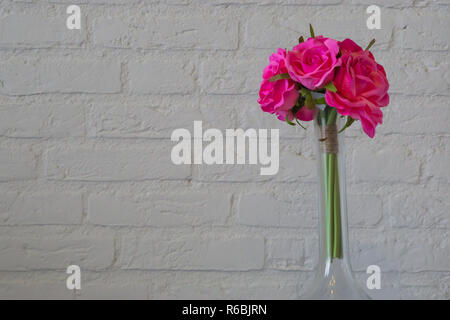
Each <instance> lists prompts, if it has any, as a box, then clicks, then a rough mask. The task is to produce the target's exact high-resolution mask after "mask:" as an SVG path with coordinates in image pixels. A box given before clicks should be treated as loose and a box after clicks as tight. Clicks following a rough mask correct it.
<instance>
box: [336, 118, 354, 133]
mask: <svg viewBox="0 0 450 320" xmlns="http://www.w3.org/2000/svg"><path fill="white" fill-rule="evenodd" d="M353 122H355V119H353V118H352V117H347V121H346V122H345V125H344V126H343V127H342V129H341V130H339V133H341V132H342V131H344V130H345V129H347V128H348V127H350V126H351V125H352V123H353Z"/></svg>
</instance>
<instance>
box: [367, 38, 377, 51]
mask: <svg viewBox="0 0 450 320" xmlns="http://www.w3.org/2000/svg"><path fill="white" fill-rule="evenodd" d="M375 41H376V40H375V39H372V40H371V41H370V43H369V45H368V46H367V48H366V50H369V49H370V47H372V46H373V45H374V44H375Z"/></svg>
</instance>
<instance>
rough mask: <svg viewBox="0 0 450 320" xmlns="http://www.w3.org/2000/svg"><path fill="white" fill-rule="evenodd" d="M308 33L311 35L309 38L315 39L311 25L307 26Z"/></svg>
mask: <svg viewBox="0 0 450 320" xmlns="http://www.w3.org/2000/svg"><path fill="white" fill-rule="evenodd" d="M309 33H310V34H311V38H315V37H316V36H315V35H314V29H313V27H312V25H311V23H310V24H309Z"/></svg>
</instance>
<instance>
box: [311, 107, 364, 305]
mask: <svg viewBox="0 0 450 320" xmlns="http://www.w3.org/2000/svg"><path fill="white" fill-rule="evenodd" d="M344 124H345V118H342V117H341V116H340V115H339V114H336V110H335V109H334V108H330V107H328V108H326V109H325V110H321V111H319V113H318V114H317V116H316V118H315V119H314V131H315V133H314V140H315V141H314V145H315V149H316V150H315V152H316V158H317V168H318V170H317V176H318V210H319V221H318V227H319V259H318V265H317V269H316V275H315V278H314V281H313V282H312V285H310V287H307V288H306V291H305V295H304V296H303V298H304V299H320V300H322V299H326V300H329V299H330V300H332V299H336V300H348V299H370V297H369V296H368V295H367V294H366V293H365V292H364V291H363V290H362V288H361V287H360V286H359V284H358V283H357V282H356V280H355V278H354V275H353V272H352V269H351V265H350V260H349V249H348V227H347V197H346V196H347V195H346V186H345V145H344V143H345V141H344V140H345V139H344V134H343V133H339V130H340V129H342V127H343V126H344Z"/></svg>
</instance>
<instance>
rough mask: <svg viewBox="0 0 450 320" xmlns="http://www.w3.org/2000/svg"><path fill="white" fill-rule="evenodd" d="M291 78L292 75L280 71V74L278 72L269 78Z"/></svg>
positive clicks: (272, 79) (271, 79)
mask: <svg viewBox="0 0 450 320" xmlns="http://www.w3.org/2000/svg"><path fill="white" fill-rule="evenodd" d="M290 78H291V77H290V76H289V74H288V73H280V74H277V75H275V76H273V77H271V78H270V79H269V81H270V82H275V81H278V80H281V79H290Z"/></svg>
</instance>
